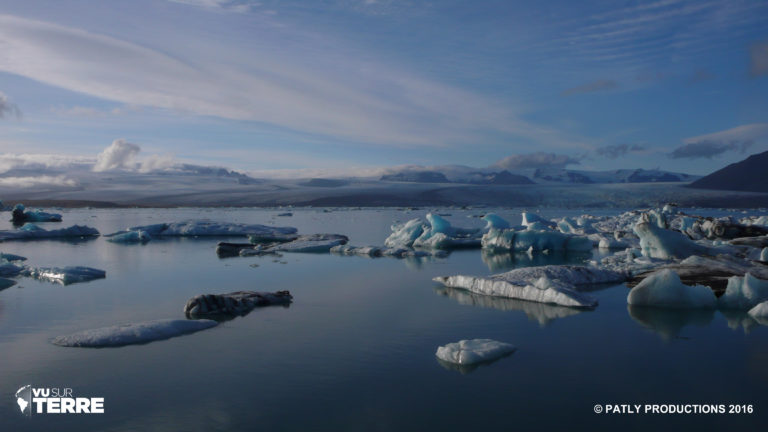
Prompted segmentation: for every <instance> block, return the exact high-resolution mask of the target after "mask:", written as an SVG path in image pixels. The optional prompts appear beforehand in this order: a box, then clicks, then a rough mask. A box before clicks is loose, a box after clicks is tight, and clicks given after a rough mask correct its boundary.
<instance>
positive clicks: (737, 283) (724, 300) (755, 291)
mask: <svg viewBox="0 0 768 432" xmlns="http://www.w3.org/2000/svg"><path fill="white" fill-rule="evenodd" d="M717 301H718V303H719V305H720V307H721V308H723V309H743V310H746V309H751V308H753V307H755V306H757V305H758V304H759V303H762V302H764V301H768V280H763V279H758V278H756V277H754V276H753V275H752V274H751V273H747V274H745V275H744V276H743V277H739V276H732V277H730V278H729V279H728V286H726V288H725V293H724V294H723V295H722V296H720V298H719V299H717Z"/></svg>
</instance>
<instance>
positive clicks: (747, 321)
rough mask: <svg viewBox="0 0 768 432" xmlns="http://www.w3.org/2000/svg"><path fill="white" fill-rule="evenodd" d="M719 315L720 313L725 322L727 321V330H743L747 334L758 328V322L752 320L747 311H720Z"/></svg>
mask: <svg viewBox="0 0 768 432" xmlns="http://www.w3.org/2000/svg"><path fill="white" fill-rule="evenodd" d="M720 313H722V314H723V316H724V317H725V320H726V321H728V328H730V329H732V330H738V329H739V328H741V329H743V330H744V333H745V334H748V333H749V332H750V331H752V329H754V328H755V327H759V326H760V322H759V320H756V319H755V318H752V317H751V316H750V315H749V314H748V313H747V311H741V310H722V311H720ZM766 324H768V323H766Z"/></svg>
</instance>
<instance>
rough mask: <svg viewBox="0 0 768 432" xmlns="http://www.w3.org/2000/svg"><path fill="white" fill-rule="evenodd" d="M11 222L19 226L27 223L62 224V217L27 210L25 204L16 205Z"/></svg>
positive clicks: (40, 211) (56, 214)
mask: <svg viewBox="0 0 768 432" xmlns="http://www.w3.org/2000/svg"><path fill="white" fill-rule="evenodd" d="M11 221H12V222H13V223H14V224H19V225H21V224H23V223H25V222H61V215H60V214H58V213H46V212H44V211H42V210H26V208H25V207H24V204H16V206H14V207H13V210H11Z"/></svg>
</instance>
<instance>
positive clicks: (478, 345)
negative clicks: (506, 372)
mask: <svg viewBox="0 0 768 432" xmlns="http://www.w3.org/2000/svg"><path fill="white" fill-rule="evenodd" d="M516 349H517V348H515V346H514V345H511V344H508V343H504V342H499V341H495V340H493V339H470V340H461V341H458V342H454V343H449V344H447V345H444V346H441V347H438V348H437V352H436V353H435V355H436V356H437V358H439V359H440V360H442V361H444V362H448V363H454V364H458V365H470V364H475V363H481V362H490V361H493V360H496V359H499V358H501V357H504V356H507V355H509V354H512V353H513V352H515V350H516Z"/></svg>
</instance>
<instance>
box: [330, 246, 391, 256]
mask: <svg viewBox="0 0 768 432" xmlns="http://www.w3.org/2000/svg"><path fill="white" fill-rule="evenodd" d="M331 253H334V254H338V255H359V256H367V257H380V256H381V248H378V247H376V246H350V245H338V246H334V247H332V248H331Z"/></svg>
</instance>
